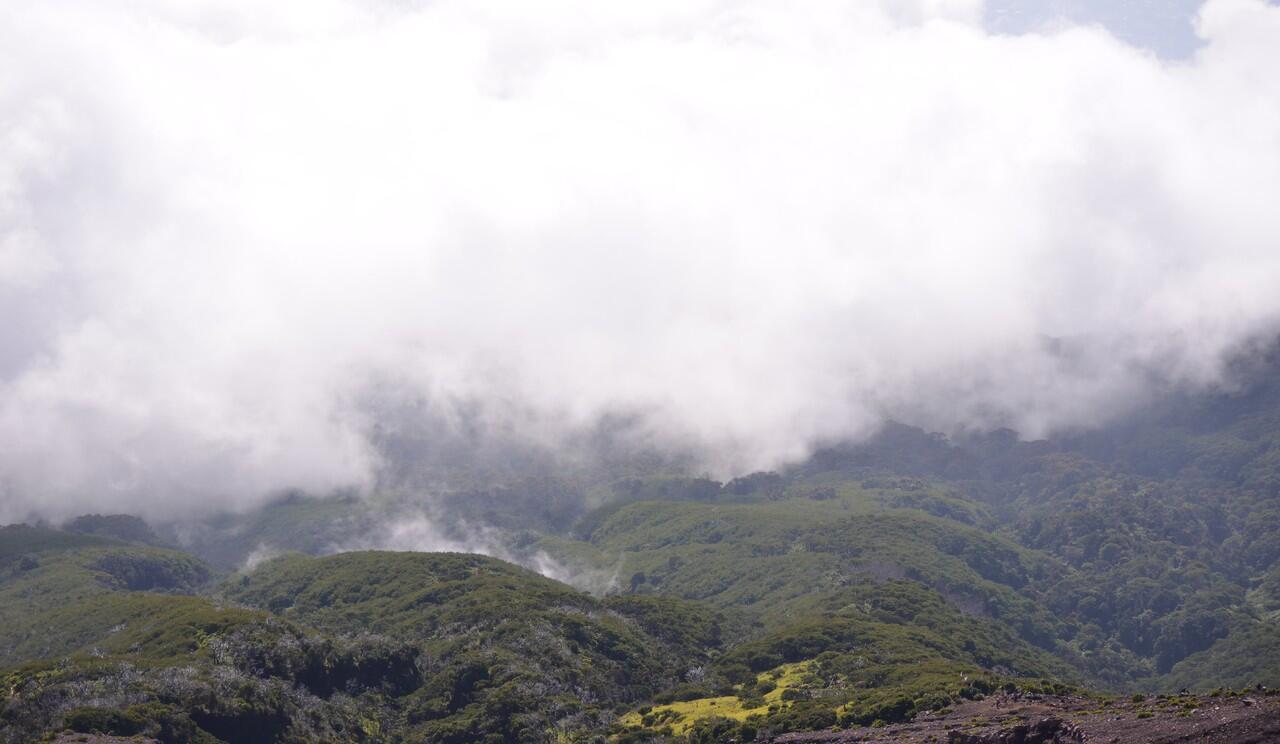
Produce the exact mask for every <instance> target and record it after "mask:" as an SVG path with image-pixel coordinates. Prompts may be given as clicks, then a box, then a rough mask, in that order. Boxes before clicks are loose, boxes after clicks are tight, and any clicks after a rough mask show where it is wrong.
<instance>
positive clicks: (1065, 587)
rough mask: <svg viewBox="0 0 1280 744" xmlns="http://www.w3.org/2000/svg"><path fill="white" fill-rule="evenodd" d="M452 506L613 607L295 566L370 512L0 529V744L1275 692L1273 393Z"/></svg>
mask: <svg viewBox="0 0 1280 744" xmlns="http://www.w3.org/2000/svg"><path fill="white" fill-rule="evenodd" d="M495 482H497V481H495ZM588 504H597V505H599V506H596V507H594V508H589V507H588V506H587V505H588ZM433 508H435V509H437V510H441V509H443V510H444V511H445V512H446V513H448V514H450V515H453V516H455V517H457V518H459V519H465V520H466V521H467V522H468V523H470V524H483V525H489V526H492V527H495V528H497V529H498V530H499V531H500V532H501V533H502V534H504V535H506V536H507V538H509V540H508V542H507V548H508V553H507V554H508V555H510V556H511V557H513V558H514V559H522V558H531V557H533V556H540V557H542V558H544V559H546V560H547V562H548V564H549V565H550V564H553V565H556V566H559V567H561V568H563V569H564V575H566V576H571V575H576V576H582V577H591V582H589V583H590V585H591V586H593V587H594V588H595V589H596V591H595V592H594V593H588V592H585V591H582V590H579V589H576V588H573V587H570V586H567V585H565V584H562V583H559V582H557V581H554V580H552V579H549V578H545V577H543V576H541V575H538V574H536V573H534V572H532V571H529V570H527V569H525V568H521V567H518V566H515V565H512V564H511V563H507V562H504V561H500V560H497V559H494V558H488V557H483V556H477V555H465V554H454V553H390V552H350V553H343V554H338V555H328V556H325V557H317V556H311V555H306V554H305V553H308V552H310V553H317V554H318V553H324V552H330V551H331V550H332V546H334V545H339V544H342V540H341V538H342V536H343V535H344V534H345V533H347V532H349V531H350V530H351V529H352V526H353V525H373V524H376V523H377V522H378V520H380V519H384V518H385V517H386V512H385V509H386V502H381V501H378V500H376V499H375V500H371V501H365V500H360V499H353V498H347V499H329V500H319V499H310V498H306V497H300V496H296V497H293V498H290V499H286V500H283V501H281V502H279V503H276V504H274V505H273V506H271V507H268V508H267V509H264V510H262V511H261V512H258V513H256V514H252V515H247V516H240V517H225V518H222V519H220V520H214V521H211V522H209V523H206V524H204V525H202V526H201V529H200V530H196V531H187V532H186V533H184V534H183V539H182V540H179V539H178V538H179V533H177V532H173V531H166V530H165V529H164V528H163V527H160V528H157V530H154V531H153V529H152V528H151V527H149V526H148V525H146V524H145V523H143V522H142V521H141V520H137V519H134V518H129V517H119V516H110V517H103V516H89V517H83V518H80V519H77V520H75V521H73V522H70V523H68V524H67V525H64V526H63V528H62V529H55V528H52V527H49V526H10V527H5V528H3V529H0V666H2V667H4V668H3V670H2V671H0V689H3V691H4V693H5V698H4V700H3V703H2V705H0V741H3V742H28V741H33V740H39V739H40V738H41V737H42V736H45V735H49V736H53V735H55V734H56V732H59V731H63V730H68V729H69V730H73V731H79V732H86V733H89V732H98V733H102V734H110V735H116V736H140V737H144V738H150V739H154V740H159V741H162V742H218V741H224V742H237V743H240V742H250V743H252V742H313V741H332V742H348V741H369V742H384V741H385V742H399V741H406V742H407V741H428V742H458V743H462V742H484V741H492V742H570V741H618V742H640V741H654V740H659V741H660V740H668V739H674V740H683V741H748V740H759V741H763V740H767V739H768V738H769V737H771V736H773V735H776V734H779V733H782V732H788V731H805V730H815V729H823V728H828V727H832V726H852V725H871V724H877V723H886V724H892V723H895V722H900V721H904V720H908V719H910V718H911V717H912V716H915V715H917V714H920V713H922V712H925V711H936V710H939V709H944V708H947V707H949V706H955V705H958V704H960V703H962V702H963V701H965V700H968V699H975V698H980V697H983V696H986V695H990V694H992V693H993V692H996V691H999V690H1006V691H1022V692H1030V693H1036V694H1039V693H1062V692H1064V691H1066V690H1067V689H1068V688H1079V689H1085V690H1094V691H1098V692H1100V693H1106V692H1115V693H1119V692H1126V693H1132V692H1134V691H1146V692H1159V691H1175V690H1179V689H1182V688H1190V689H1192V690H1210V689H1213V688H1218V687H1235V688H1239V687H1244V686H1252V685H1257V684H1263V685H1271V686H1277V685H1280V622H1278V621H1280V393H1278V392H1277V389H1276V387H1275V386H1274V385H1271V384H1270V383H1269V382H1266V383H1264V384H1260V385H1257V386H1255V387H1252V388H1249V389H1248V390H1246V391H1245V392H1241V393H1238V394H1233V395H1221V396H1213V397H1210V396H1206V397H1200V398H1187V399H1181V400H1176V401H1171V402H1168V403H1167V404H1166V405H1164V406H1163V407H1162V408H1160V409H1159V410H1156V411H1150V412H1148V413H1147V414H1146V415H1144V416H1143V417H1140V418H1134V419H1130V420H1128V421H1126V422H1124V423H1123V424H1121V425H1116V426H1113V427H1110V428H1108V429H1106V430H1103V431H1098V432H1092V433H1088V434H1081V435H1078V436H1073V437H1063V438H1058V439H1054V440H1050V441H1042V442H1019V441H1018V439H1017V437H1016V436H1015V435H1014V434H1013V433H1011V432H996V433H992V434H986V435H982V436H974V437H970V438H967V439H963V440H948V439H947V438H944V437H941V436H937V435H930V434H928V433H926V432H923V431H921V430H918V429H913V428H910V427H906V426H901V425H891V426H889V427H887V428H886V429H885V430H884V431H883V432H882V433H881V434H880V435H879V436H878V437H877V438H875V439H874V440H873V441H871V442H869V443H865V444H861V445H857V446H847V447H836V448H830V449H826V450H823V451H820V452H818V453H816V454H815V455H814V456H813V457H812V458H810V459H809V460H808V461H806V462H804V463H802V464H800V465H797V466H795V467H793V468H790V469H787V470H785V471H784V472H780V473H757V474H753V475H750V476H747V477H743V478H738V479H736V480H733V481H730V482H729V483H724V484H722V483H718V482H716V481H712V480H708V479H705V478H698V477H691V476H689V475H688V474H687V473H683V472H681V471H680V470H679V469H678V468H674V467H672V466H670V465H669V464H666V465H664V464H661V462H655V463H652V464H650V465H649V466H644V465H643V464H637V462H636V461H630V462H627V463H625V466H621V465H620V466H619V467H618V468H617V469H616V470H613V471H609V470H607V469H606V470H605V471H593V472H591V473H589V474H585V475H584V474H583V473H582V472H573V473H560V474H557V473H554V472H552V473H548V472H545V471H543V470H540V471H539V472H537V473H536V474H532V475H530V474H527V473H526V474H521V473H518V472H511V473H506V474H504V477H503V478H502V479H501V482H500V485H493V484H491V483H489V484H486V483H484V482H483V479H479V480H477V482H476V483H475V484H473V486H471V487H469V488H459V489H457V490H456V493H453V494H450V495H446V496H445V497H442V498H441V499H439V500H437V501H436V502H434V503H433ZM179 545H183V546H185V548H184V549H180V548H179ZM261 546H269V547H271V548H273V549H275V550H276V552H277V553H278V556H277V557H275V558H271V559H267V560H265V561H261V562H258V561H255V562H253V564H251V565H252V566H253V567H252V568H251V569H244V570H241V571H237V570H234V569H235V567H236V566H241V565H244V563H243V562H244V559H245V557H246V556H247V555H248V554H249V553H250V552H252V551H254V550H255V549H257V548H259V547H261ZM299 551H300V552H299ZM587 583H588V582H584V585H586V584H587Z"/></svg>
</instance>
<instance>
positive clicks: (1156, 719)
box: [773, 691, 1280, 744]
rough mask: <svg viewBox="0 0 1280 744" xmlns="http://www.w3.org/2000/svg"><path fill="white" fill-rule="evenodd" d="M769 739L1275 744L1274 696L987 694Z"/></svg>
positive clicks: (1279, 733)
mask: <svg viewBox="0 0 1280 744" xmlns="http://www.w3.org/2000/svg"><path fill="white" fill-rule="evenodd" d="M773 742H775V744H840V743H843V742H866V743H867V744H873V743H878V742H898V743H899V744H916V743H919V744H925V742H929V743H930V744H944V743H945V744H1051V743H1052V744H1082V743H1083V742H1090V743H1091V744H1174V742H1179V743H1183V742H1185V743H1187V744H1193V743H1194V744H1269V743H1271V742H1275V743H1277V744H1280V696H1277V695H1275V694H1267V693H1265V692H1263V691H1257V692H1252V693H1247V694H1228V695H1219V696H1206V695H1173V696H1157V697H1150V698H1146V699H1141V700H1136V699H1130V698H1123V699H1110V700H1105V699H1097V698H1085V697H1069V696H1068V697H1041V696H1009V695H993V696H991V697H988V698H986V699H985V700H981V701H975V702H967V703H964V704H963V705H958V706H955V707H954V708H953V709H951V710H947V711H939V712H937V713H931V714H925V715H921V716H917V717H916V719H915V720H913V721H911V722H910V723H904V724H897V725H891V726H884V727H880V728H866V727H864V728H853V729H847V730H844V731H823V732H810V733H803V734H786V735H783V736H780V737H777V738H775V739H773Z"/></svg>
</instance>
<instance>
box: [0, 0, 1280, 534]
mask: <svg viewBox="0 0 1280 744" xmlns="http://www.w3.org/2000/svg"><path fill="white" fill-rule="evenodd" d="M535 6H536V7H535ZM982 15H983V8H982V6H981V4H980V3H979V2H976V0H914V1H911V2H907V1H902V2H894V1H892V0H881V1H880V2H878V3H877V2H836V1H835V0H805V1H804V2H797V1H796V0H739V1H736V2H734V1H728V0H700V1H697V2H688V1H687V0H686V1H684V2H665V1H664V2H651V3H621V2H620V3H611V2H605V3H601V2H587V1H586V0H556V1H555V2H551V3H538V4H528V3H520V2H506V1H505V0H503V1H500V0H490V1H488V2H461V1H457V2H453V1H439V2H430V3H428V2H419V3H413V2H389V1H386V2H374V1H373V0H306V1H305V2H304V1H302V0H298V1H297V2H278V3H258V2H248V1H247V0H246V1H245V2H239V3H226V2H216V3H215V2H204V1H200V0H195V1H192V2H185V3H180V2H164V1H162V0H147V1H145V2H123V1H121V2H115V1H111V0H81V1H79V2H76V1H69V2H59V3H48V2H39V1H37V0H12V1H11V2H8V3H6V4H5V5H4V7H3V8H0V313H3V314H4V316H5V317H6V318H8V322H6V323H5V324H4V326H3V327H2V328H0V442H2V443H3V446H0V522H2V521H6V520H8V519H16V518H21V517H24V516H26V515H27V514H29V513H32V512H36V513H43V514H47V515H53V516H58V515H65V514H69V513H75V512H83V511H89V510H104V509H110V510H138V511H143V512H146V513H151V514H161V515H164V514H167V515H174V514H181V513H188V512H190V511H191V510H193V509H194V510H208V509H214V508H221V507H236V506H245V505H250V504H252V503H255V502H257V501H258V500H260V499H261V498H263V495H264V494H265V493H266V492H268V491H269V490H271V489H273V488H280V487H288V486H298V487H302V488H309V489H324V488H327V487H332V486H336V485H341V484H348V483H361V482H365V481H366V480H367V478H368V477H369V474H370V473H371V472H372V471H373V470H374V469H375V468H376V466H377V463H376V457H375V456H374V455H373V454H372V453H371V451H370V447H369V445H368V443H367V440H366V436H365V432H366V431H367V428H368V426H369V425H370V422H369V420H368V415H369V414H368V410H367V408H366V407H365V406H363V405H362V404H361V401H362V400H363V399H364V398H365V396H366V392H367V388H368V386H369V385H370V384H372V381H375V380H377V381H382V382H383V383H384V384H386V381H391V384H394V385H395V386H397V387H398V388H404V389H409V390H414V391H420V392H421V393H422V394H424V395H428V396H435V397H437V398H469V397H470V398H478V399H481V400H497V401H501V402H502V405H510V406H515V407H519V408H520V409H521V410H523V411H525V412H530V411H531V412H533V420H534V421H541V422H550V423H544V426H543V428H541V429H538V430H537V434H538V435H540V436H541V435H546V436H553V435H554V432H556V431H558V430H560V428H562V427H572V426H574V425H575V424H582V423H586V422H589V421H591V420H592V419H593V418H594V417H595V416H598V415H599V414H601V413H602V412H606V411H612V410H619V409H621V410H628V411H641V412H644V413H645V415H646V418H645V421H646V422H648V423H647V425H648V426H650V427H652V429H653V430H654V431H655V432H658V433H659V434H660V436H662V437H664V438H668V439H670V440H671V441H673V442H677V443H682V444H687V445H692V446H696V447H700V448H702V449H704V450H705V451H708V452H712V453H715V454H714V458H713V462H712V464H713V465H714V466H717V467H747V466H758V465H767V464H771V463H776V462H778V461H781V460H784V459H786V458H791V457H796V456H799V455H800V454H802V453H803V452H804V451H805V449H806V448H807V447H809V446H810V445H811V444H812V443H813V442H815V441H818V440H822V439H829V438H836V437H843V436H858V435H860V434H863V433H865V432H867V431H869V430H870V429H871V428H873V427H874V426H875V425H876V424H877V423H878V422H879V421H881V420H882V419H883V418H884V417H885V416H899V417H905V418H908V419H910V420H913V421H917V422H920V423H922V424H926V425H929V426H935V427H942V428H950V427H963V426H996V425H1008V426H1013V427H1016V428H1019V429H1021V430H1023V431H1025V432H1027V433H1030V434H1040V433H1044V432H1046V431H1050V430H1052V429H1055V428H1060V427H1071V426H1080V425H1088V424H1090V423H1093V422H1096V421H1098V420H1100V419H1101V417H1103V416H1104V415H1105V414H1107V413H1110V412H1113V411H1115V410H1117V409H1118V408H1120V407H1122V406H1123V405H1124V404H1127V403H1130V402H1132V401H1133V400H1135V399H1137V398H1139V397H1140V396H1141V395H1142V394H1143V391H1145V390H1148V389H1149V388H1150V386H1151V384H1152V381H1153V380H1156V381H1158V382H1160V383H1161V384H1172V385H1203V384H1211V383H1213V382H1214V381H1215V380H1217V379H1218V376H1219V373H1220V364H1221V362H1222V360H1223V358H1224V356H1225V355H1228V354H1230V353H1232V352H1233V351H1235V350H1238V349H1239V348H1240V346H1241V345H1242V344H1247V343H1249V342H1250V341H1252V340H1254V339H1257V338H1259V337H1261V336H1264V335H1265V334H1269V333H1272V332H1274V330H1275V324H1276V320H1277V318H1278V317H1280V210H1277V209H1276V208H1275V206H1274V205H1275V203H1277V202H1280V134H1277V133H1280V77H1277V76H1276V75H1275V74H1274V71H1275V70H1276V69H1280V9H1278V8H1276V7H1271V6H1269V5H1267V4H1266V3H1264V2H1262V0H1210V2H1208V3H1207V4H1206V5H1205V6H1204V8H1203V13H1202V17H1201V19H1200V20H1199V22H1198V30H1199V33H1200V34H1201V35H1202V36H1203V37H1204V40H1205V46H1204V47H1203V48H1202V49H1201V50H1200V51H1199V52H1198V53H1197V54H1196V56H1195V57H1194V58H1192V59H1190V60H1187V61H1182V62H1166V61H1161V60H1159V59H1158V58H1156V57H1155V56H1153V55H1151V54H1148V53H1145V52H1143V51H1141V50H1138V49H1135V48H1133V47H1129V46H1126V45H1125V44H1123V43H1121V42H1119V41H1117V40H1116V39H1114V38H1113V37H1111V36H1109V35H1107V33H1106V32H1104V31H1102V30H1101V29H1098V28H1070V27H1067V28H1063V29H1061V30H1059V31H1055V32H1053V33H1043V34H1038V35H1030V36H999V35H990V34H988V33H987V32H986V31H985V30H984V28H983V27H982V25H981V18H982Z"/></svg>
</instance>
